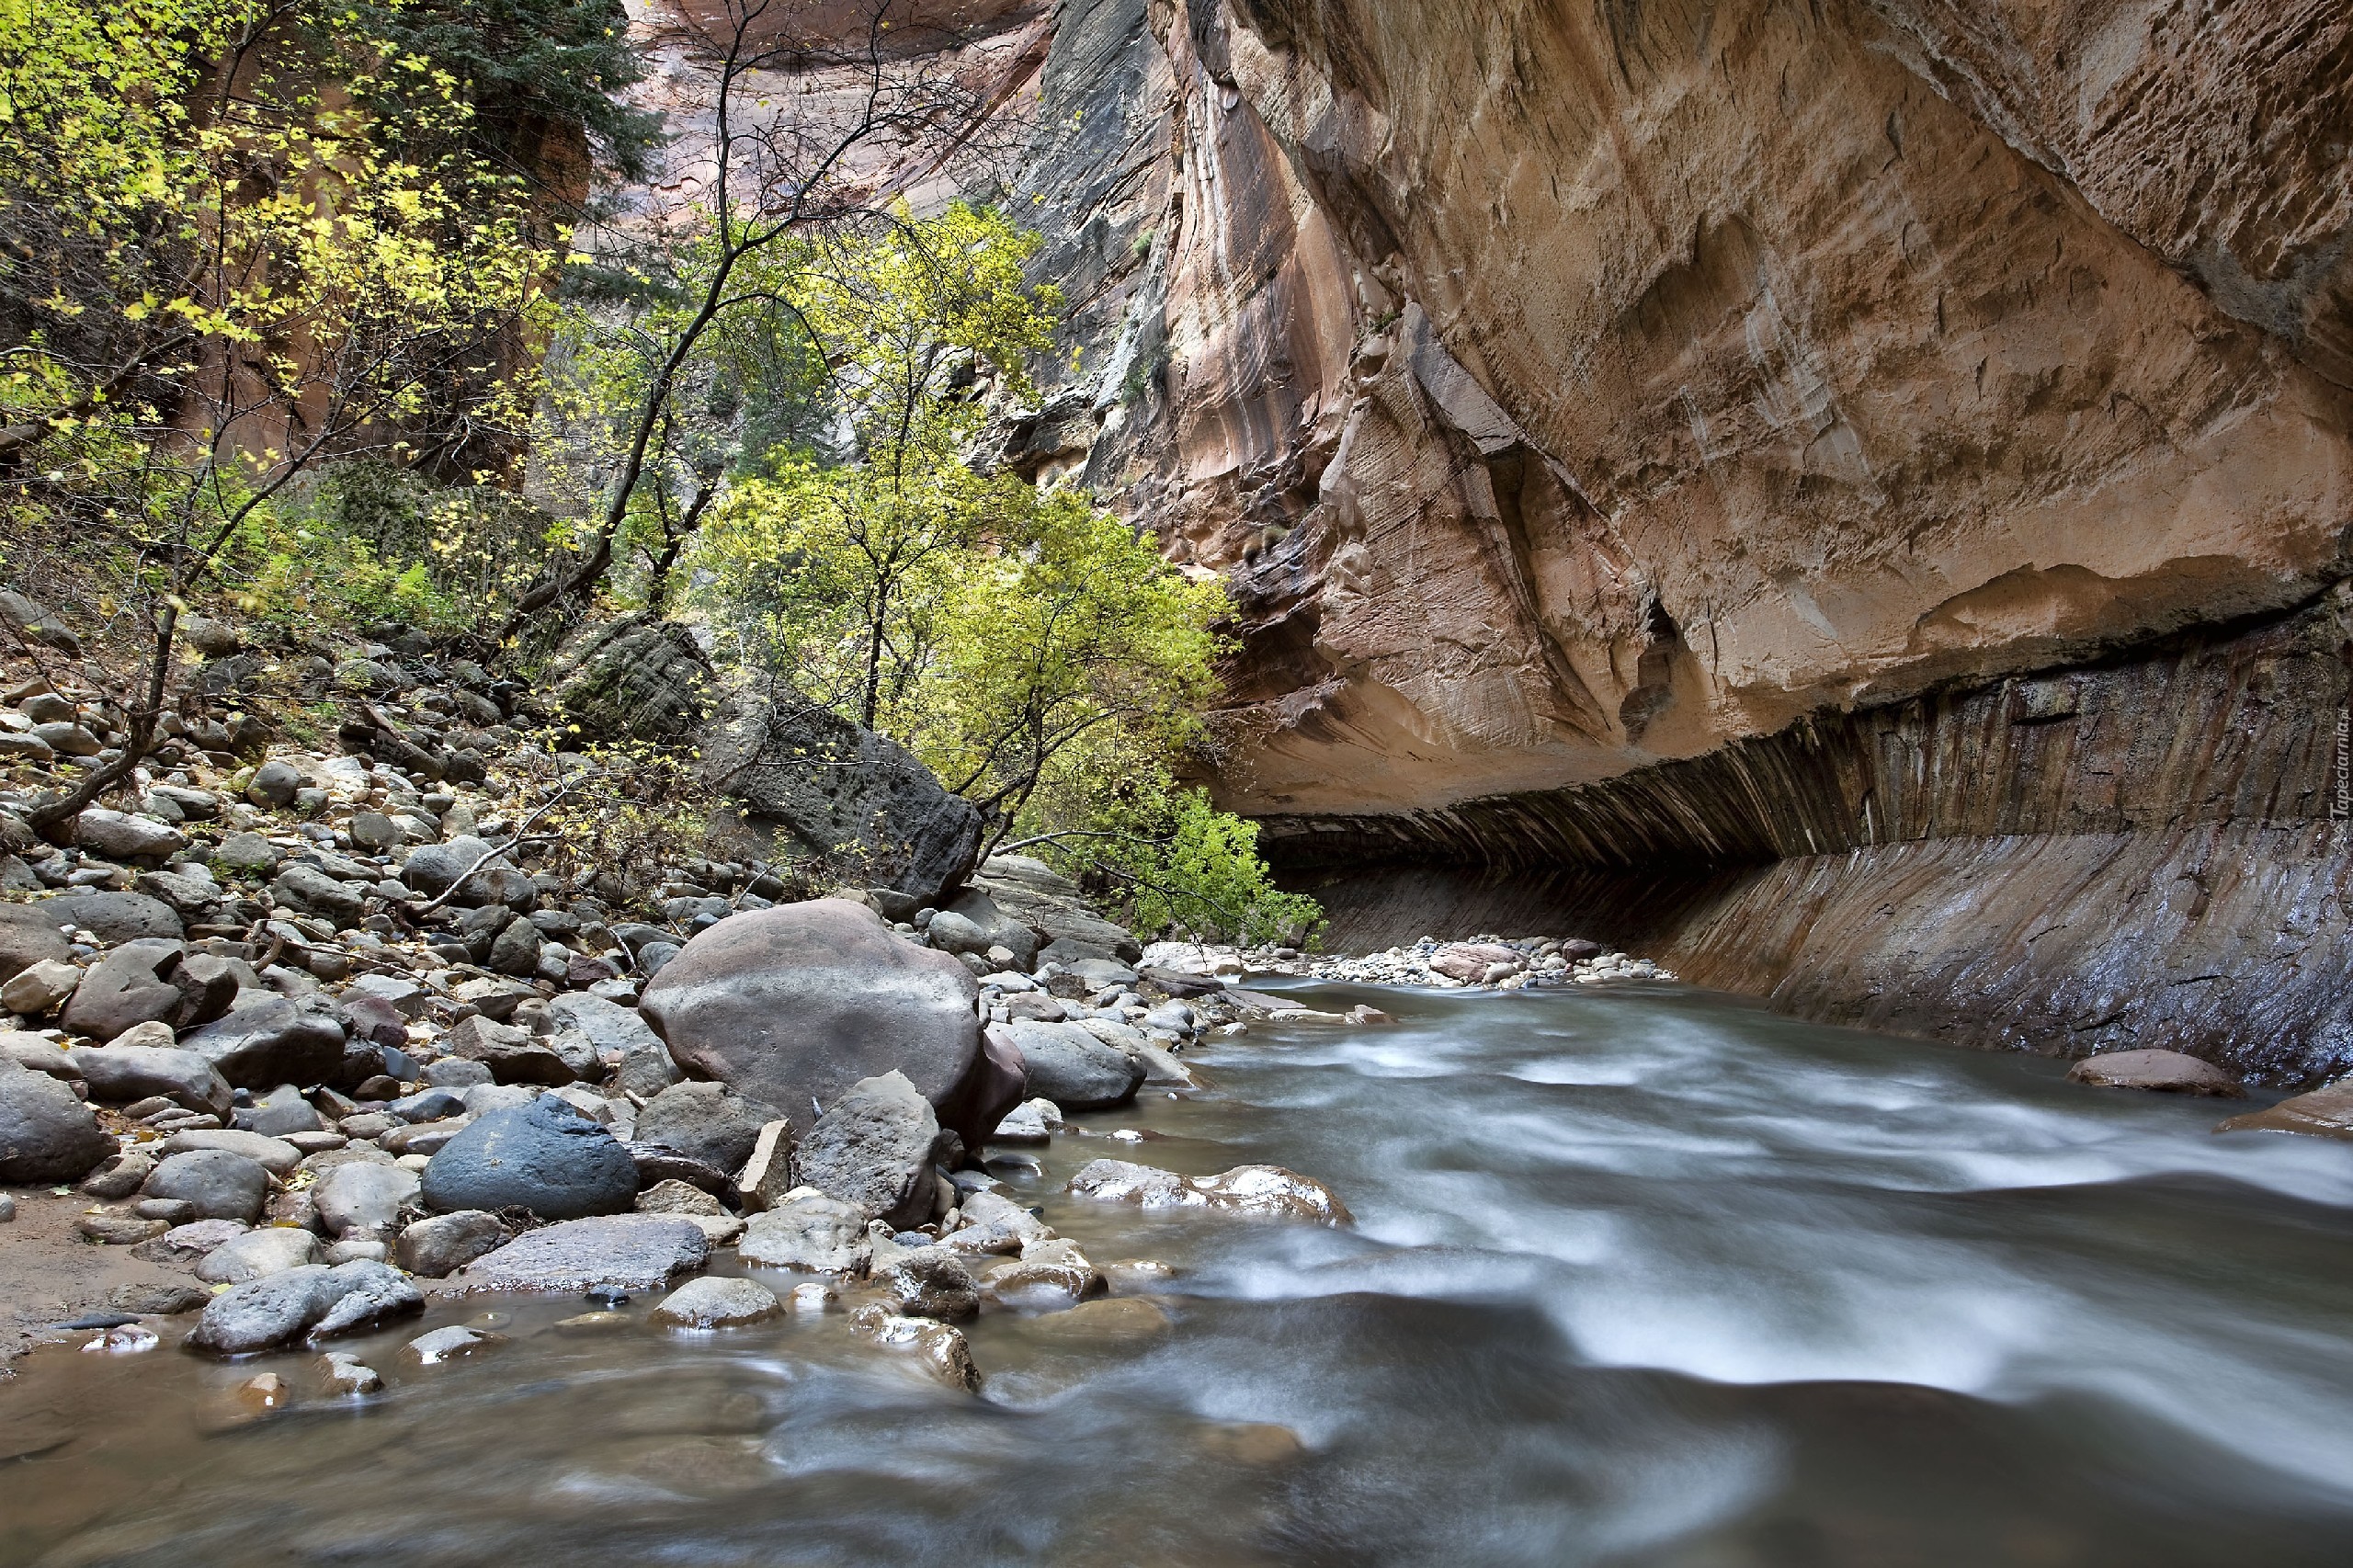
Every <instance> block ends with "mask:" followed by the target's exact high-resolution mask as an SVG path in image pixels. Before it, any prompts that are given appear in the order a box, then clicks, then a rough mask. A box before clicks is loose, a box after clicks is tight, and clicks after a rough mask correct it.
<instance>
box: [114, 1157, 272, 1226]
mask: <svg viewBox="0 0 2353 1568" xmlns="http://www.w3.org/2000/svg"><path fill="white" fill-rule="evenodd" d="M140 1192H141V1193H142V1195H143V1196H145V1197H148V1198H176V1199H180V1200H181V1201H182V1202H184V1203H188V1204H190V1205H192V1206H193V1207H194V1210H195V1213H196V1217H197V1218H198V1219H199V1220H237V1221H243V1222H244V1223H245V1224H248V1225H250V1224H252V1223H253V1222H254V1217H255V1216H256V1215H257V1214H259V1213H260V1212H261V1206H262V1203H263V1200H264V1199H267V1198H268V1196H269V1172H267V1170H265V1169H263V1168H262V1165H261V1164H260V1162H259V1161H256V1160H249V1159H247V1158H246V1157H245V1156H244V1155H243V1154H240V1153H234V1152H233V1151H231V1150H228V1149H190V1150H188V1151H186V1152H185V1153H177V1154H174V1155H171V1156H170V1157H169V1158H167V1159H165V1161H164V1162H163V1163H162V1164H160V1165H157V1166H156V1167H155V1169H154V1172H153V1174H152V1175H151V1176H148V1178H147V1180H146V1181H145V1182H144V1183H143V1184H142V1186H141V1187H140Z"/></svg>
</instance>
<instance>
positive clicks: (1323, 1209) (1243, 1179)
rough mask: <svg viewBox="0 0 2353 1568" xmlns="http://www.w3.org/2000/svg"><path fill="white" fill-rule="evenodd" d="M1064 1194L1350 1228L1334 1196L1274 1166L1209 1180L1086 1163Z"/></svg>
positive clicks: (1126, 1164) (1152, 1168) (1122, 1163)
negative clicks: (1067, 1192)
mask: <svg viewBox="0 0 2353 1568" xmlns="http://www.w3.org/2000/svg"><path fill="white" fill-rule="evenodd" d="M1069 1190H1070V1192H1071V1193H1072V1194H1073V1195H1074V1196H1076V1197H1079V1198H1092V1199H1097V1201H1099V1202H1104V1203H1132V1204H1135V1205H1136V1206H1138V1207H1139V1208H1143V1209H1215V1210H1220V1211H1222V1212H1224V1213H1228V1214H1256V1215H1260V1216H1263V1217H1265V1218H1268V1219H1279V1220H1312V1221H1314V1222H1315V1223H1317V1224H1320V1225H1350V1224H1354V1223H1355V1222H1356V1217H1355V1216H1354V1215H1352V1214H1350V1213H1349V1212H1348V1206H1347V1204H1346V1203H1343V1202H1341V1201H1340V1195H1339V1194H1338V1193H1336V1192H1334V1191H1333V1190H1332V1189H1331V1188H1330V1187H1325V1186H1324V1184H1323V1183H1322V1182H1320V1181H1317V1180H1315V1179H1314V1178H1313V1176H1301V1175H1300V1174H1299V1173H1298V1172H1297V1171H1292V1170H1286V1169H1284V1168H1283V1167H1282V1166H1280V1165H1236V1166H1234V1167H1233V1169H1232V1170H1230V1171H1220V1172H1218V1173H1217V1175H1215V1176H1180V1175H1178V1174H1177V1173H1176V1172H1175V1171H1165V1170H1162V1169H1160V1168H1159V1167H1158V1166H1156V1165H1135V1164H1133V1163H1131V1162H1130V1161H1127V1160H1089V1161H1088V1162H1087V1163H1086V1165H1081V1166H1080V1167H1079V1170H1078V1174H1077V1175H1076V1176H1072V1177H1071V1178H1070V1187H1069Z"/></svg>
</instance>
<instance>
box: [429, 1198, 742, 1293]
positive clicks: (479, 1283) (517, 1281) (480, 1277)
mask: <svg viewBox="0 0 2353 1568" xmlns="http://www.w3.org/2000/svg"><path fill="white" fill-rule="evenodd" d="M708 1256H710V1240H709V1239H708V1238H707V1237H706V1236H704V1234H703V1232H702V1227H701V1226H699V1225H698V1224H696V1223H695V1222H694V1221H692V1220H689V1219H687V1218H685V1217H683V1216H680V1215H676V1214H610V1215H607V1216H605V1217H603V1218H601V1219H593V1220H572V1221H565V1222H564V1223H563V1224H560V1225H547V1226H543V1227H541V1228H540V1229H539V1230H536V1231H526V1232H525V1233H523V1234H522V1235H520V1236H517V1238H516V1239H515V1240H513V1241H511V1242H509V1243H507V1244H506V1245H505V1246H503V1247H500V1248H498V1249H497V1250H496V1251H495V1252H492V1253H488V1254H485V1255H484V1256H482V1257H479V1258H477V1259H475V1260H474V1261H473V1262H472V1263H470V1264H468V1265H466V1267H464V1268H463V1269H461V1270H460V1272H459V1274H458V1276H457V1278H456V1279H455V1280H453V1281H452V1282H451V1283H450V1284H449V1286H447V1287H445V1289H446V1290H448V1291H449V1293H450V1294H453V1295H462V1294H465V1293H467V1292H469V1291H474V1290H589V1289H591V1288H593V1287H595V1286H598V1285H610V1286H617V1287H619V1288H620V1289H621V1290H654V1289H656V1288H658V1287H659V1286H661V1285H663V1284H665V1282H667V1281H668V1280H669V1278H670V1277H671V1276H673V1275H676V1274H683V1273H687V1272H688V1271H690V1270H693V1269H697V1268H700V1267H702V1265H703V1260H704V1259H705V1258H706V1257H708Z"/></svg>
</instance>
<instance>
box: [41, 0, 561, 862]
mask: <svg viewBox="0 0 2353 1568" xmlns="http://www.w3.org/2000/svg"><path fill="white" fill-rule="evenodd" d="M5 4H6V6H8V7H9V8H8V9H6V10H0V101H5V103H6V107H7V110H8V112H7V114H6V116H5V118H0V165H6V166H8V167H10V168H11V169H12V170H14V171H16V173H17V178H16V181H15V183H14V185H13V186H12V187H11V188H10V190H9V191H8V192H7V194H6V205H5V206H0V304H5V308H6V311H7V312H8V323H7V335H6V356H7V363H8V364H9V366H10V369H9V370H8V373H7V376H6V381H5V382H0V407H5V409H6V420H5V426H6V430H5V434H0V461H5V462H6V472H5V474H0V480H4V481H5V485H6V491H5V503H4V504H5V506H6V514H7V517H8V521H9V524H10V528H9V533H10V536H11V537H12V538H13V539H15V540H19V541H42V540H47V541H51V548H63V549H70V550H74V551H79V552H80V553H81V555H82V557H83V559H84V561H85V565H86V566H87V567H89V568H90V569H92V570H93V571H104V572H107V573H110V574H111V575H112V578H113V585H114V592H113V595H112V597H113V598H114V600H115V601H116V604H117V606H118V612H119V614H120V615H123V616H127V617H128V618H129V619H130V620H131V622H132V623H133V625H134V627H135V629H136V635H135V636H134V637H133V638H132V639H131V645H132V646H133V647H136V648H140V649H143V652H142V653H141V654H140V656H139V665H138V667H137V669H136V670H135V672H131V682H130V684H131V687H132V690H131V697H130V700H129V702H128V705H127V707H128V711H127V714H126V721H127V722H126V729H127V731H128V733H129V737H130V738H129V740H128V742H127V743H126V744H125V745H124V746H123V747H122V749H121V751H120V753H119V755H118V756H116V757H115V758H114V759H113V760H111V761H110V762H108V763H106V764H105V765H103V766H101V767H96V768H93V769H92V770H90V771H89V772H87V773H85V775H83V777H82V778H81V779H80V780H79V781H78V782H77V783H76V784H75V785H74V787H73V788H71V789H69V790H63V791H62V792H60V793H57V794H54V795H52V796H51V798H49V799H46V800H44V801H42V802H41V803H40V805H38V806H37V807H36V808H35V809H34V811H33V812H32V813H31V818H32V822H33V825H34V826H35V827H36V828H38V829H40V831H42V832H44V833H51V832H55V831H57V830H59V829H60V828H61V827H62V825H63V824H66V823H69V822H70V821H71V820H72V819H73V818H74V816H75V815H77V814H78V813H79V812H81V810H82V809H83V808H84V807H85V806H87V805H88V804H89V803H91V802H92V801H96V800H97V799H99V798H100V797H101V796H102V795H104V794H105V793H106V792H107V791H108V790H110V789H112V788H113V787H115V786H116V785H117V784H118V783H119V782H120V781H122V780H123V779H124V778H128V777H129V776H130V774H131V770H132V769H133V768H134V767H137V766H138V764H139V762H140V760H141V759H142V756H144V755H145V754H146V751H147V749H148V747H149V746H150V744H152V742H153V737H154V733H155V727H156V724H157V722H158V720H159V719H160V717H161V715H162V713H163V710H164V709H165V703H166V700H167V699H168V697H169V696H170V693H171V689H172V682H173V676H174V651H175V645H176V631H177V626H178V619H179V617H180V615H181V613H182V611H183V610H184V608H186V604H187V599H188V595H189V594H190V593H191V592H192V591H193V590H194V589H195V588H196V586H197V585H198V584H199V583H200V582H202V581H204V580H206V579H207V578H208V576H210V574H212V573H213V572H214V571H215V570H216V569H217V567H218V565H219V563H220V562H221V561H222V558H223V554H224V552H225V551H228V550H229V549H230V547H231V546H232V544H233V542H234V541H235V540H238V538H239V537H240V536H241V534H242V533H243V532H244V530H245V529H246V528H248V527H249V526H251V525H252V524H254V523H255V522H256V520H257V519H260V518H263V517H267V513H268V509H269V508H270V507H271V506H273V504H274V503H276V502H277V501H278V498H279V497H280V496H281V495H282V494H285V493H286V492H287V491H288V488H289V486H290V485H291V484H292V483H294V482H295V481H296V480H297V479H298V478H300V477H301V476H303V475H305V474H307V473H310V472H314V471H315V470H316V469H318V468H319V467H320V466H321V465H323V464H324V463H325V462H327V461H328V460H333V459H337V458H347V457H350V456H353V455H355V454H362V453H369V452H378V453H392V454H399V453H404V452H406V451H408V450H410V449H411V448H410V433H411V432H412V431H413V430H414V429H415V427H416V426H417V425H418V424H419V422H420V421H423V420H424V419H425V417H426V415H434V416H435V419H434V421H433V422H434V423H437V424H439V425H443V426H447V425H448V423H449V421H450V420H451V419H455V420H456V421H457V422H458V423H459V425H460V426H464V427H466V429H467V430H479V429H480V428H483V427H485V426H503V427H506V428H513V427H515V426H517V425H518V424H519V420H518V418H517V413H518V409H519V406H520V399H521V396H522V395H523V394H520V393H519V392H518V389H517V387H516V386H515V385H513V384H512V383H511V381H509V380H508V379H506V378H505V377H503V376H502V375H500V374H499V369H500V359H501V347H502V345H506V344H511V343H513V342H514V341H516V340H517V337H518V335H522V334H523V333H525V332H526V330H527V328H528V324H529V322H530V320H531V319H532V317H533V315H534V313H535V312H538V311H539V310H540V303H541V301H542V299H543V296H544V291H545V285H546V281H547V279H548V278H549V277H550V275H551V267H552V263H553V261H554V259H555V258H554V257H553V256H552V255H551V254H550V253H549V252H547V251H546V250H544V249H542V248H540V246H538V245H536V244H533V243H532V241H531V237H530V232H531V227H532V218H531V212H530V205H529V199H528V193H527V192H526V191H524V190H523V189H522V188H521V182H520V181H518V180H517V178H516V177H515V176H511V175H508V174H506V173H504V172H502V171H500V170H498V169H496V168H494V167H492V166H491V165H489V164H488V163H487V162H485V161H484V160H483V159H482V158H481V157H479V156H477V155H475V154H474V153H472V152H471V151H469V150H468V149H466V148H465V147H463V146H462V145H458V146H452V147H450V148H449V149H448V150H446V151H444V152H442V153H438V155H435V156H433V157H432V158H431V159H430V160H427V161H421V160H419V159H418V158H416V157H415V156H411V155H408V154H407V153H406V151H405V150H404V149H401V148H399V147H398V146H397V145H395V143H396V142H397V140H398V139H397V138H391V137H386V136H384V135H382V134H381V127H380V126H379V124H378V123H377V122H376V121H374V120H373V119H371V117H370V116H369V113H368V112H367V111H366V110H365V109H363V108H360V107H358V106H359V105H361V104H364V103H366V102H369V101H370V100H378V101H381V99H383V98H385V97H403V98H404V99H406V100H409V101H411V102H416V103H426V104H429V105H431V106H433V107H432V109H431V112H432V113H433V114H434V115H435V116H436V117H437V118H438V119H440V120H442V121H443V122H444V123H447V124H459V123H462V122H463V120H464V119H466V118H467V116H468V115H469V114H470V112H471V109H470V106H469V105H468V103H467V102H466V101H465V100H464V99H463V98H462V97H460V96H459V95H458V93H457V91H456V88H457V84H456V82H455V81H454V79H452V78H450V77H449V76H448V74H446V73H440V72H437V71H436V70H435V69H434V68H433V67H432V66H431V65H430V63H429V62H426V61H423V60H422V59H418V58H415V57H396V58H389V59H387V58H382V57H380V56H378V55H376V54H375V53H373V52H372V51H368V50H366V49H364V48H362V49H357V50H354V51H326V52H322V51H319V50H316V49H311V48H306V47H304V45H303V43H302V40H304V39H315V38H317V37H318V36H320V34H321V31H322V29H321V28H310V29H308V30H305V29H304V28H302V27H301V24H302V23H303V22H305V21H306V20H315V19H317V18H315V17H313V14H312V13H310V12H307V11H305V10H304V9H302V8H301V6H298V5H291V4H288V5H263V4H260V3H258V0H255V3H239V0H188V3H181V0H133V5H132V8H131V13H130V15H129V16H128V17H123V16H122V15H121V14H120V12H119V8H118V7H115V6H107V7H103V8H101V7H99V6H95V5H92V4H89V3H88V0H5ZM361 41H362V42H364V40H361ZM322 82H327V83H333V84H335V85H334V86H332V87H328V86H322V85H320V84H321V83H322ZM455 438H457V439H459V440H460V441H462V440H463V439H465V438H466V433H465V431H464V430H461V431H460V434H459V435H458V436H457V437H455ZM59 541H62V542H59ZM33 547H34V548H40V544H39V542H35V544H34V546H33ZM23 548H24V545H22V544H19V545H18V546H17V549H18V550H21V549H23ZM28 652H33V650H31V649H29V648H28Z"/></svg>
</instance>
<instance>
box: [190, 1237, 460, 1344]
mask: <svg viewBox="0 0 2353 1568" xmlns="http://www.w3.org/2000/svg"><path fill="white" fill-rule="evenodd" d="M424 1310H425V1295H424V1292H422V1291H420V1290H417V1288H416V1287H415V1286H414V1285H412V1284H410V1283H409V1282H408V1281H407V1280H405V1279H404V1278H401V1277H400V1275H399V1274H398V1273H397V1272H396V1271H394V1270H393V1269H392V1268H389V1267H386V1266H385V1265H383V1264H381V1263H372V1262H366V1261H360V1262H354V1263H342V1264H337V1265H335V1267H332V1268H329V1267H324V1266H322V1265H319V1264H313V1265H310V1266H309V1267H301V1268H290V1269H288V1270H287V1271H286V1272H284V1273H282V1274H272V1275H269V1276H267V1278H260V1279H255V1280H251V1281H249V1282H247V1283H245V1284H243V1285H236V1286H232V1287H231V1288H230V1289H229V1290H224V1291H222V1293H221V1294H220V1295H218V1296H215V1297H213V1298H212V1301H211V1302H210V1304H209V1305H208V1306H206V1307H205V1309H204V1312H203V1315H202V1316H201V1317H199V1318H198V1319H197V1323H196V1327H195V1328H194V1329H193V1330H192V1331H190V1333H189V1335H188V1338H187V1339H186V1340H185V1341H184V1342H183V1343H184V1344H185V1345H186V1346H187V1347H188V1348H189V1349H191V1350H209V1351H210V1352H212V1353H213V1354H215V1355H219V1356H249V1355H252V1354H253V1353H254V1352H256V1351H259V1350H269V1349H274V1348H276V1347H277V1346H282V1345H290V1344H292V1343H294V1342H295V1341H296V1340H298V1339H301V1338H303V1337H306V1336H307V1337H309V1338H312V1339H325V1338H328V1337H330V1336H332V1335H337V1334H348V1333H352V1332H355V1331H357V1330H359V1329H363V1328H374V1327H377V1326H378V1325H380V1324H385V1323H389V1322H391V1321H392V1319H394V1318H397V1317H405V1316H407V1315H409V1314H411V1313H415V1312H423V1311H424Z"/></svg>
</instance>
